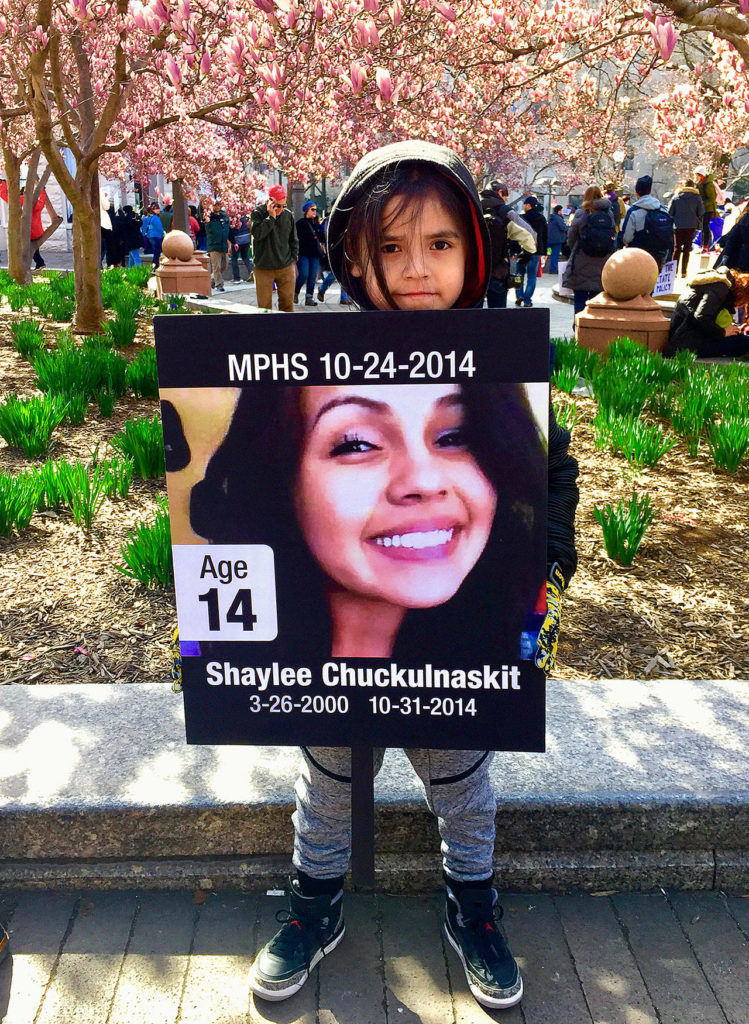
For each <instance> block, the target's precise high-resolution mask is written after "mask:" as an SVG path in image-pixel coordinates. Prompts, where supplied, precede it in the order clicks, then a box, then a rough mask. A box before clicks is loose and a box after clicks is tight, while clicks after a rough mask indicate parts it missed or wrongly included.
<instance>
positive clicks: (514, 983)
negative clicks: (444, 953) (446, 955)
mask: <svg viewBox="0 0 749 1024" xmlns="http://www.w3.org/2000/svg"><path fill="white" fill-rule="evenodd" d="M501 917H502V908H501V907H500V906H499V905H498V903H497V893H496V890H495V889H492V888H486V889H464V890H463V892H462V893H461V895H460V896H456V895H455V894H454V893H453V892H452V890H451V889H450V887H449V886H448V887H447V914H446V920H445V934H446V935H447V938H448V941H449V942H450V945H451V946H452V947H453V949H454V950H455V952H456V953H457V954H458V956H459V957H460V959H461V962H462V964H463V970H464V971H465V972H466V979H467V980H468V987H469V988H470V990H471V992H472V993H473V995H474V998H475V999H476V1000H477V1002H479V1003H481V1005H482V1006H489V1007H494V1008H495V1009H501V1008H506V1007H508V1006H514V1005H515V1003H519V1002H520V1000H521V999H522V998H523V979H522V978H521V977H520V971H519V970H518V965H517V964H516V963H515V960H514V958H513V955H512V953H511V952H510V949H509V946H508V945H507V942H506V941H505V938H504V936H503V934H502V932H501V931H500V929H499V921H500V919H501Z"/></svg>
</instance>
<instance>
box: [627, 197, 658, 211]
mask: <svg viewBox="0 0 749 1024" xmlns="http://www.w3.org/2000/svg"><path fill="white" fill-rule="evenodd" d="M632 206H636V207H637V209H638V210H660V208H661V201H660V199H659V198H658V197H657V196H653V195H649V196H640V198H639V199H638V200H637V201H636V202H634V203H632Z"/></svg>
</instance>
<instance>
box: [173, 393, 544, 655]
mask: <svg viewBox="0 0 749 1024" xmlns="http://www.w3.org/2000/svg"><path fill="white" fill-rule="evenodd" d="M407 386H411V387H418V386H419V385H407ZM461 391H462V395H463V402H464V406H465V416H466V421H465V429H466V435H467V440H468V445H469V448H470V450H471V451H472V453H473V455H474V457H475V458H476V461H477V463H478V465H479V466H480V468H481V470H482V471H483V473H484V474H485V476H486V477H487V478H488V479H489V480H490V482H491V483H492V484H493V486H494V488H495V490H496V492H497V512H496V515H495V519H494V525H493V527H492V530H491V533H490V536H489V540H488V542H487V545H486V548H485V549H484V552H483V554H482V555H481V557H480V559H479V561H478V562H477V564H476V565H475V566H474V568H473V570H472V571H471V572H470V573H469V575H468V577H467V578H466V580H465V581H464V583H463V585H462V586H461V587H460V589H459V591H458V593H457V594H455V596H454V597H453V598H451V599H450V600H449V601H447V602H446V603H445V604H443V605H440V606H439V607H436V608H429V609H418V610H410V611H409V612H408V613H407V614H406V616H405V619H404V622H403V626H402V627H401V630H400V633H399V635H398V638H397V642H396V648H395V650H394V652H393V658H394V659H395V660H400V661H401V662H403V663H404V664H408V663H412V664H416V665H418V664H423V663H424V662H425V661H431V662H433V663H435V664H437V663H440V664H444V665H450V664H453V665H455V666H458V667H460V666H468V665H475V664H483V663H484V662H489V661H490V660H491V661H492V663H493V664H496V659H497V658H500V657H501V658H502V659H503V660H504V661H507V660H508V659H510V660H515V659H516V657H517V649H518V643H519V638H520V632H521V630H522V628H523V623H524V620H525V616H526V613H527V611H528V609H529V608H531V607H532V606H533V604H534V601H535V598H536V595H537V593H538V590H539V587H540V586H541V584H542V582H543V580H544V578H545V574H546V569H545V566H546V552H545V528H546V525H545V524H546V500H545V498H546V477H547V468H546V451H545V446H544V443H543V440H542V438H541V436H540V434H539V431H538V427H537V424H536V422H535V419H534V417H533V414H532V412H531V409H530V407H529V405H528V400H527V397H526V395H525V391H524V389H523V387H522V385H519V384H478V383H466V384H463V385H461ZM300 397H301V388H300V387H298V386H297V387H293V386H272V385H269V386H265V385H257V386H254V387H253V388H251V389H245V390H244V391H243V393H242V395H241V396H240V399H239V402H238V404H237V408H236V411H235V413H234V417H233V419H232V422H231V425H230V427H229V430H228V432H227V435H226V437H225V438H224V441H223V442H222V444H221V445H220V447H219V448H218V449H217V450H216V452H215V453H214V455H213V457H212V458H211V460H210V462H209V464H208V467H207V470H206V474H205V478H204V479H203V480H202V481H201V482H200V483H198V484H196V485H195V487H194V488H193V490H192V494H191V499H190V520H191V524H192V528H193V530H194V531H195V532H196V533H197V534H199V535H200V536H201V537H204V538H206V540H209V541H211V542H213V543H222V544H267V545H269V546H270V547H271V548H272V549H273V551H274V555H275V566H276V585H277V602H278V625H279V632H278V636H279V639H278V640H277V641H276V642H275V644H274V648H275V650H277V651H278V653H283V655H284V657H285V658H288V659H290V663H292V664H293V663H297V664H306V663H307V662H310V661H312V660H313V659H320V660H325V659H327V658H329V657H330V651H331V626H330V618H329V613H328V605H327V601H326V597H325V587H326V577H325V575H324V573H323V571H322V570H321V569H320V567H319V565H318V564H317V562H316V561H315V560H314V558H313V557H312V555H311V554H310V552H309V549H308V547H307V544H306V542H305V540H304V538H303V537H302V534H301V531H300V529H299V526H298V523H297V517H296V513H295V509H294V483H295V479H296V475H297V469H298V465H299V460H300V457H301V453H302V442H303V424H302V418H301V411H300Z"/></svg>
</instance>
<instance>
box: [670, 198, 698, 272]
mask: <svg viewBox="0 0 749 1024" xmlns="http://www.w3.org/2000/svg"><path fill="white" fill-rule="evenodd" d="M668 212H669V213H670V214H671V216H672V217H673V218H674V259H675V260H676V263H677V264H679V262H681V272H680V274H679V276H680V277H686V276H687V264H688V263H689V254H690V252H691V251H692V242H693V241H694V236H695V235H696V234H697V232H698V231H699V230H700V228H701V227H702V217H703V215H704V212H705V207H704V204H703V202H702V196H701V195H700V190H699V189H698V188H697V186H696V185H695V183H694V182H693V181H692V180H691V178H690V179H689V180H687V182H686V184H684V185H679V187H678V189H677V190H676V192H675V193H674V197H673V199H672V200H671V204H670V206H669V208H668Z"/></svg>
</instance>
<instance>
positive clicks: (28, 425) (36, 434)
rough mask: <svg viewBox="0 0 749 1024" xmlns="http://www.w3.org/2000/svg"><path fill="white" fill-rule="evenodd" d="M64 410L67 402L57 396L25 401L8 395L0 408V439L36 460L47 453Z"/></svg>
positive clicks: (63, 416)
mask: <svg viewBox="0 0 749 1024" xmlns="http://www.w3.org/2000/svg"><path fill="white" fill-rule="evenodd" d="M66 411H67V403H66V401H65V399H64V398H63V397H61V396H59V395H44V396H43V397H42V398H25V399H24V398H16V396H15V395H11V396H10V397H9V398H7V399H6V400H5V402H3V403H2V404H1V405H0V437H3V438H5V441H6V442H7V443H8V445H10V447H11V448H20V449H21V451H22V452H23V453H24V455H25V456H26V457H27V458H29V459H36V458H40V457H41V456H43V455H46V454H47V452H48V451H49V448H50V439H51V437H52V432H53V431H54V430H55V428H56V427H57V426H59V424H60V423H61V422H62V420H63V419H64V418H65V414H66Z"/></svg>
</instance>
